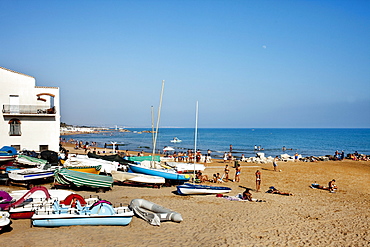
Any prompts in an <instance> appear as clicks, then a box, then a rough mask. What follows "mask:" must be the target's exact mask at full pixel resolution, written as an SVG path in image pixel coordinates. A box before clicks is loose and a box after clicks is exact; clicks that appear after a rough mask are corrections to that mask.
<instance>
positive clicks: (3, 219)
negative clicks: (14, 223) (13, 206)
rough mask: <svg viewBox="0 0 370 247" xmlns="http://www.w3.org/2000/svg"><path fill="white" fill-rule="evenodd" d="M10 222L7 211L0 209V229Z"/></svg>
mask: <svg viewBox="0 0 370 247" xmlns="http://www.w3.org/2000/svg"><path fill="white" fill-rule="evenodd" d="M10 224H11V221H10V215H9V213H8V212H5V211H0V231H1V230H3V229H4V228H6V227H7V226H9V225H10Z"/></svg>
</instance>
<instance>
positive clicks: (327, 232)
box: [0, 149, 370, 246]
mask: <svg viewBox="0 0 370 247" xmlns="http://www.w3.org/2000/svg"><path fill="white" fill-rule="evenodd" d="M73 152H74V151H73V150H72V149H71V153H73ZM240 164H241V167H242V170H241V181H240V182H239V183H234V182H232V181H229V182H225V183H223V184H222V185H224V186H229V187H231V188H232V191H231V193H230V195H231V196H235V195H236V194H238V193H242V192H243V191H244V189H243V188H241V187H240V186H245V187H250V188H252V189H255V172H256V170H257V169H259V170H260V171H261V173H262V184H261V189H262V191H261V192H255V191H252V197H253V198H257V199H261V200H264V201H265V202H240V201H229V200H226V199H224V198H219V197H216V196H179V195H177V194H176V193H175V191H176V187H174V186H173V187H162V188H160V189H154V188H145V187H128V186H119V185H115V186H114V187H113V189H112V190H111V191H108V192H106V193H99V194H98V195H99V196H100V197H101V198H102V199H105V200H108V201H111V202H112V203H113V204H117V205H118V204H119V203H123V204H129V203H130V201H131V200H132V199H135V198H143V199H146V200H149V201H152V202H154V203H157V204H159V205H162V206H164V207H167V208H170V209H172V210H174V211H176V212H179V213H181V214H182V216H183V219H184V220H183V222H181V223H173V222H163V223H162V224H161V226H159V227H155V226H151V225H149V224H148V223H147V222H145V221H143V220H142V219H140V218H137V217H134V218H133V220H132V222H131V223H130V225H128V226H125V227H117V226H71V227H59V228H39V227H32V228H31V227H30V220H13V224H12V228H13V229H12V230H11V231H9V232H4V233H2V234H1V239H2V242H3V243H6V244H7V245H11V246H189V245H193V246H369V245H370V235H369V232H370V192H369V183H370V162H365V161H349V160H345V161H328V162H314V163H306V162H278V169H279V170H281V172H274V171H273V167H272V164H271V163H270V164H255V163H244V162H241V163H240ZM224 166H225V163H224V162H223V161H221V160H213V162H212V163H211V164H207V168H206V170H205V172H204V174H207V175H208V176H210V177H211V176H212V174H214V173H217V172H219V173H221V174H222V173H223V170H224ZM229 166H230V168H231V169H230V175H231V178H233V177H234V175H235V169H234V168H233V164H232V163H229ZM331 179H336V184H337V185H338V188H339V189H338V191H337V192H336V193H329V192H328V191H325V190H319V189H312V188H310V187H309V186H310V184H311V183H314V182H317V183H319V184H322V185H325V186H326V185H327V183H328V182H329V181H330V180H331ZM209 184H211V183H209ZM213 185H215V184H213ZM217 185H220V184H217ZM48 186H49V187H50V185H48ZM270 186H275V187H276V188H278V189H279V190H281V191H284V192H291V193H293V194H294V196H283V195H275V194H268V193H265V191H266V190H268V188H269V187H270ZM0 189H2V190H6V191H11V190H19V189H20V187H6V186H0ZM76 193H79V194H81V195H83V196H86V197H88V196H89V195H96V194H97V193H95V192H92V191H78V192H76Z"/></svg>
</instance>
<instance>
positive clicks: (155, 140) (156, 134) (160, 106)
mask: <svg viewBox="0 0 370 247" xmlns="http://www.w3.org/2000/svg"><path fill="white" fill-rule="evenodd" d="M163 91H164V80H162V90H161V97H160V99H159V106H158V118H157V126H156V131H155V137H154V145H153V156H152V161H154V155H155V148H156V145H157V137H158V127H159V120H160V119H161V109H162V98H163Z"/></svg>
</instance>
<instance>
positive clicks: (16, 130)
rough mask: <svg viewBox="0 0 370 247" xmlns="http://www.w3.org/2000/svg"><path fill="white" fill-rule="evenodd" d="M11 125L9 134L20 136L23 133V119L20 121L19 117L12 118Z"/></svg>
mask: <svg viewBox="0 0 370 247" xmlns="http://www.w3.org/2000/svg"><path fill="white" fill-rule="evenodd" d="M9 125H10V131H9V135H10V136H20V135H22V132H21V121H19V119H15V118H13V119H11V120H10V121H9Z"/></svg>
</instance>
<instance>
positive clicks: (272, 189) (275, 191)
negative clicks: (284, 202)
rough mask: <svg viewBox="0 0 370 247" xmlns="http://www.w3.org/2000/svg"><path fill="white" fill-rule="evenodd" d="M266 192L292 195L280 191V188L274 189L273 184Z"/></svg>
mask: <svg viewBox="0 0 370 247" xmlns="http://www.w3.org/2000/svg"><path fill="white" fill-rule="evenodd" d="M266 193H271V194H278V195H284V196H292V195H293V194H292V193H288V192H281V191H280V190H278V189H276V188H275V187H274V186H271V187H270V188H269V190H268V191H266Z"/></svg>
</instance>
